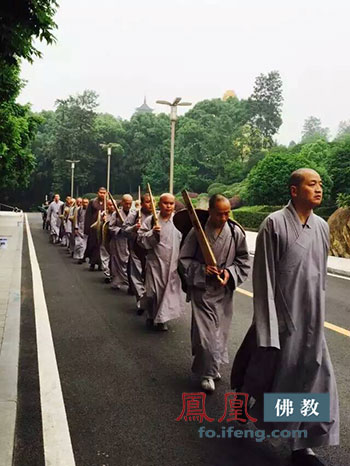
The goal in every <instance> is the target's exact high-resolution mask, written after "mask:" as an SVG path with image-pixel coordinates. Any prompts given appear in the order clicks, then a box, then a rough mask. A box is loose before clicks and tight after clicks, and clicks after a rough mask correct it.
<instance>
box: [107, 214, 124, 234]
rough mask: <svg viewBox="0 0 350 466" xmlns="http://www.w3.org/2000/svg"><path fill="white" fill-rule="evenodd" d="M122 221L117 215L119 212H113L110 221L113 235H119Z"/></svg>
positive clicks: (110, 229)
mask: <svg viewBox="0 0 350 466" xmlns="http://www.w3.org/2000/svg"><path fill="white" fill-rule="evenodd" d="M121 228H122V225H121V221H120V220H119V218H118V217H117V214H116V213H115V212H113V214H112V216H111V219H110V221H109V231H110V232H111V234H112V236H114V237H115V236H117V235H118V234H119V233H120V232H121Z"/></svg>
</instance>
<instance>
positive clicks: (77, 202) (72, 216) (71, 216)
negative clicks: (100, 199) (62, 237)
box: [69, 197, 83, 257]
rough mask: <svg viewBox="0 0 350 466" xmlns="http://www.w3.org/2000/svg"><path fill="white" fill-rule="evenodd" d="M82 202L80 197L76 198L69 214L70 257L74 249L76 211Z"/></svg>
mask: <svg viewBox="0 0 350 466" xmlns="http://www.w3.org/2000/svg"><path fill="white" fill-rule="evenodd" d="M82 202H83V199H82V198H81V197H77V199H76V200H75V204H74V205H73V207H72V208H71V212H70V214H69V221H70V222H71V225H72V233H71V235H70V241H69V251H70V253H71V256H72V257H73V255H74V248H75V227H76V223H77V214H78V210H79V207H80V206H81V204H82Z"/></svg>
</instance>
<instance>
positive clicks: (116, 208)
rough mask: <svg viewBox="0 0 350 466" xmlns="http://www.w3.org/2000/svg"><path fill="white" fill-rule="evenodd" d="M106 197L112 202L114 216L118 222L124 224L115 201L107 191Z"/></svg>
mask: <svg viewBox="0 0 350 466" xmlns="http://www.w3.org/2000/svg"><path fill="white" fill-rule="evenodd" d="M108 196H109V198H110V200H111V201H112V204H113V207H114V209H115V214H116V216H117V217H118V218H119V220H120V221H121V222H122V223H124V219H123V217H122V214H121V213H120V211H119V209H118V206H117V204H116V202H115V200H114V199H113V196H112V194H111V193H110V192H109V191H108Z"/></svg>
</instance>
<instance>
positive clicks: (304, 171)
mask: <svg viewBox="0 0 350 466" xmlns="http://www.w3.org/2000/svg"><path fill="white" fill-rule="evenodd" d="M306 175H317V176H319V174H318V173H317V171H315V170H313V169H312V168H299V170H295V171H294V172H293V173H292V174H291V175H290V178H289V189H290V188H291V186H297V187H298V186H300V185H301V183H302V182H303V181H304V180H305V177H306Z"/></svg>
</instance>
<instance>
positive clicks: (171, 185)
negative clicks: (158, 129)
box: [156, 97, 192, 194]
mask: <svg viewBox="0 0 350 466" xmlns="http://www.w3.org/2000/svg"><path fill="white" fill-rule="evenodd" d="M181 99H182V97H176V99H175V100H174V102H173V103H170V102H168V101H167V100H157V101H156V102H157V104H162V105H169V106H170V122H171V138H170V170H169V193H171V194H174V152H175V125H176V120H177V107H178V105H180V106H184V107H185V106H186V107H187V106H189V105H192V104H191V103H190V102H180V101H181Z"/></svg>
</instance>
